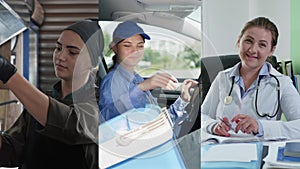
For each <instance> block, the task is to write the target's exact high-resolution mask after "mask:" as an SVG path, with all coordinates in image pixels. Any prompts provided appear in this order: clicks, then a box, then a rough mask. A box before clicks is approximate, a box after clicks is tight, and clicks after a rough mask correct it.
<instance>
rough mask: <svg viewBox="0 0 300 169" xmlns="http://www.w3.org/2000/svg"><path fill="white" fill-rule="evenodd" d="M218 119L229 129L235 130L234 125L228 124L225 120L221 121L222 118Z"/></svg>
mask: <svg viewBox="0 0 300 169" xmlns="http://www.w3.org/2000/svg"><path fill="white" fill-rule="evenodd" d="M218 119H219V120H220V121H221V122H223V123H224V124H225V125H226V126H227V127H229V128H230V129H231V130H233V131H234V130H235V129H234V128H233V127H232V125H230V124H228V123H226V122H225V121H224V120H223V119H221V118H220V117H218Z"/></svg>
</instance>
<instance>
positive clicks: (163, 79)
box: [138, 73, 178, 91]
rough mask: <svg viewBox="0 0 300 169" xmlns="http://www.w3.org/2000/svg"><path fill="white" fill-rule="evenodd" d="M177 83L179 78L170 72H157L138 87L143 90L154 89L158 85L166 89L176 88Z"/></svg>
mask: <svg viewBox="0 0 300 169" xmlns="http://www.w3.org/2000/svg"><path fill="white" fill-rule="evenodd" d="M177 83H178V80H177V79H176V78H175V77H174V76H172V75H170V74H168V73H156V74H155V75H153V76H151V77H150V78H148V79H146V80H144V81H143V82H141V83H140V84H139V85H138V87H139V88H140V89H141V90H142V91H147V90H152V89H155V88H158V87H159V88H162V89H166V90H174V89H175V88H176V84H177Z"/></svg>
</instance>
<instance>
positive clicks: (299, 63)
mask: <svg viewBox="0 0 300 169" xmlns="http://www.w3.org/2000/svg"><path fill="white" fill-rule="evenodd" d="M290 2H291V19H290V20H291V60H292V61H293V68H294V73H296V74H300V22H299V18H300V10H299V8H300V1H299V0H291V1H290Z"/></svg>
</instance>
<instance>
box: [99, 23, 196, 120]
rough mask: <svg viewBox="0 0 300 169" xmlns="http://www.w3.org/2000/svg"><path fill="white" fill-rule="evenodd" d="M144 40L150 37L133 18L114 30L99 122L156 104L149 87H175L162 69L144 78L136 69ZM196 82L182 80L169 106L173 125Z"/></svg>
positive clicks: (103, 85) (102, 87)
mask: <svg viewBox="0 0 300 169" xmlns="http://www.w3.org/2000/svg"><path fill="white" fill-rule="evenodd" d="M145 39H146V40H150V37H149V35H147V34H146V33H145V32H144V31H143V29H142V28H141V27H139V26H138V25H137V24H136V23H135V22H133V21H125V22H122V23H120V24H119V25H118V26H117V27H116V29H115V30H114V32H113V40H112V42H111V43H110V48H111V49H112V50H113V52H114V53H115V55H114V56H113V62H114V64H113V66H112V67H111V68H110V71H109V73H108V74H107V75H106V76H105V77H104V78H103V80H102V81H101V84H100V87H99V96H100V100H99V107H100V114H101V116H100V121H107V120H109V119H112V118H113V117H116V116H118V115H120V114H122V113H124V112H126V111H128V110H132V109H134V108H144V107H145V106H146V105H147V104H152V105H158V103H157V99H156V98H154V97H153V96H152V95H151V93H150V90H152V89H155V88H158V87H160V88H163V89H168V90H174V89H175V88H176V86H178V81H177V79H176V78H175V77H174V76H172V75H170V74H168V73H165V72H160V73H156V74H155V75H153V76H152V77H150V78H148V79H146V80H144V79H143V78H142V77H141V76H140V75H139V74H138V73H136V72H135V66H136V65H137V64H138V62H139V61H140V60H141V59H142V57H143V54H144V43H145ZM196 84H197V82H196V81H193V80H186V81H184V82H183V84H182V90H181V97H179V98H178V99H177V100H176V101H175V103H174V104H172V105H171V106H170V108H169V112H170V117H171V118H172V119H173V121H174V122H175V124H178V123H179V122H180V121H182V120H183V119H184V118H185V116H186V113H185V111H184V108H185V107H186V105H187V104H188V102H189V99H190V94H189V89H190V88H191V87H193V86H194V85H196Z"/></svg>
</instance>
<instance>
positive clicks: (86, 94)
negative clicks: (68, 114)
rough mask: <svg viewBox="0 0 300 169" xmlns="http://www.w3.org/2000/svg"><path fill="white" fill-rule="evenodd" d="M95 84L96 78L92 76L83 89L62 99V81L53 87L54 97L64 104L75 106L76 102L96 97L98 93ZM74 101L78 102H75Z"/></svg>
mask: <svg viewBox="0 0 300 169" xmlns="http://www.w3.org/2000/svg"><path fill="white" fill-rule="evenodd" d="M94 82H95V80H94V78H92V77H91V76H90V77H89V79H88V81H87V83H86V84H84V85H83V86H82V87H81V88H79V89H78V90H76V91H74V92H72V93H70V94H68V95H67V96H65V97H64V98H61V94H62V87H61V81H59V82H57V83H56V84H55V85H54V86H53V92H52V97H53V98H55V99H56V100H58V101H60V102H62V103H64V104H67V105H70V104H73V103H76V102H82V101H85V99H87V98H90V97H91V96H94V97H96V95H95V92H96V90H95V87H96V86H95V84H94ZM74 96H75V98H74ZM74 99H75V100H76V101H74Z"/></svg>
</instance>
